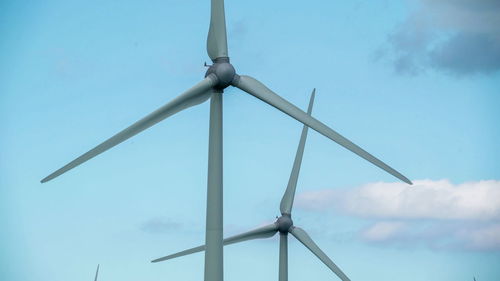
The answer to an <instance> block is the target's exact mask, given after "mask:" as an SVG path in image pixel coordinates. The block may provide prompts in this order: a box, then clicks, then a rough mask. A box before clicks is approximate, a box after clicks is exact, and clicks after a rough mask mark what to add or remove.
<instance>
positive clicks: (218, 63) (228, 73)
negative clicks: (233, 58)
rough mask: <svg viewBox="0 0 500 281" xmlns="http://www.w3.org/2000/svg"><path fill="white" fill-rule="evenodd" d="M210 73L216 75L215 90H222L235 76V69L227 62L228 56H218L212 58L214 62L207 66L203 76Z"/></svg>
mask: <svg viewBox="0 0 500 281" xmlns="http://www.w3.org/2000/svg"><path fill="white" fill-rule="evenodd" d="M210 74H214V75H215V76H216V77H217V84H216V85H215V86H214V88H215V89H217V90H223V89H225V88H227V87H228V86H229V85H231V83H232V82H233V80H234V78H235V76H236V70H235V69H234V67H233V65H232V64H231V63H229V58H227V57H220V58H216V59H215V60H214V64H212V65H211V66H210V67H209V68H208V70H207V73H206V74H205V77H207V76H208V75H210Z"/></svg>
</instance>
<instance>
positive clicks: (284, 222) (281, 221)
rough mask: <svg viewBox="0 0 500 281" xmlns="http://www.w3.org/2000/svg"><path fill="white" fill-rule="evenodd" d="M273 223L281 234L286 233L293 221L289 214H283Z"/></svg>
mask: <svg viewBox="0 0 500 281" xmlns="http://www.w3.org/2000/svg"><path fill="white" fill-rule="evenodd" d="M275 223H276V225H277V227H278V231H279V232H280V233H283V234H286V233H288V232H289V231H290V228H291V227H292V226H293V220H292V217H291V216H290V215H289V214H283V215H282V216H281V217H279V218H278V220H277V221H276V222H275Z"/></svg>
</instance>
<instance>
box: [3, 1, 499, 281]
mask: <svg viewBox="0 0 500 281" xmlns="http://www.w3.org/2000/svg"><path fill="white" fill-rule="evenodd" d="M209 4H210V3H209V1H201V0H163V1H154V0H152V1H95V0H87V1H76V0H75V1H61V0H45V1H37V0H20V1H1V2H0V35H1V39H0V136H1V137H0V229H1V231H0V279H1V280H9V281H18V280H19V281H21V280H22V281H35V280H36V281H49V280H50V281H63V280H64V281H65V280H74V281H84V280H93V277H94V273H95V268H96V266H97V264H100V275H99V280H103V281H104V280H108V281H113V280H116V281H118V280H120V281H137V280H141V281H145V280H185V281H190V280H202V278H203V254H196V255H192V256H186V257H183V258H179V259H176V260H171V261H168V262H164V263H158V264H151V263H150V262H149V261H150V260H151V259H154V258H158V257H161V256H164V255H167V254H170V253H173V252H176V251H180V250H183V249H185V248H189V247H193V246H197V245H199V244H201V243H203V242H204V236H205V234H204V228H205V208H206V202H205V200H206V173H207V172H206V168H207V156H208V152H207V148H208V113H209V110H208V109H209V104H208V103H204V104H202V105H200V106H197V107H194V108H190V109H188V110H186V111H183V112H181V113H179V114H177V115H175V116H173V117H171V118H169V119H167V120H165V121H163V122H161V123H160V124H157V125H155V126H154V127H152V128H150V129H149V130H147V131H145V132H143V133H141V134H139V135H137V136H135V137H134V138H132V139H130V140H128V141H126V142H124V143H122V144H120V145H119V146H117V147H115V148H113V149H111V150H109V151H107V152H106V153H104V154H102V155H100V156H98V157H96V158H95V159H92V160H91V161H89V162H87V163H85V164H83V165H81V166H79V167H78V168H76V169H74V170H72V171H70V172H68V173H67V174H64V175H63V176H61V177H59V178H57V179H55V180H53V181H51V182H49V183H45V184H41V183H40V180H41V179H42V178H43V177H45V176H47V175H48V174H49V173H51V172H52V171H54V170H55V169H57V168H59V167H61V166H62V165H64V164H66V163H67V162H69V161H70V160H72V159H74V158H75V157H77V156H78V155H80V154H81V153H83V152H85V151H87V150H88V149H90V148H92V147H93V146H95V145H97V144H98V143H100V142H101V141H103V140H105V139H106V138H108V137H110V136H111V135H113V134H115V133H116V132H118V131H120V130H121V129H123V128H125V127H126V126H128V125H130V124H131V123H133V122H134V121H136V120H138V119H140V118H141V117H143V116H144V115H146V114H148V113H149V112H151V111H153V110H154V109H156V108H158V107H159V106H161V105H163V104H165V103H166V102H168V101H169V100H171V99H172V98H174V97H175V96H177V95H178V94H180V93H181V92H183V91H184V90H186V89H187V88H189V87H191V86H192V85H194V84H195V83H196V82H198V81H200V80H201V79H202V78H203V75H204V73H205V71H206V69H205V67H204V66H203V64H204V62H209V58H208V56H207V54H206V50H205V46H206V45H205V44H206V35H207V31H208V22H209ZM226 21H227V25H228V45H229V55H230V57H231V62H232V63H233V65H234V66H235V68H236V71H237V72H238V73H239V74H247V75H251V76H253V77H256V78H257V79H259V80H260V81H262V82H264V83H265V84H266V85H267V86H268V87H270V88H271V89H273V90H274V91H275V92H277V93H278V94H280V95H281V96H282V97H284V98H286V99H287V100H289V101H291V102H292V103H294V104H295V105H297V106H299V107H301V108H304V109H305V108H306V106H307V103H308V101H309V95H310V93H311V91H312V89H313V88H316V89H317V92H316V100H315V105H314V110H313V115H314V116H315V117H316V118H318V119H319V120H321V121H322V122H324V123H325V124H327V125H329V126H331V127H332V128H333V129H335V130H336V131H338V132H340V133H341V134H343V135H344V136H346V137H347V138H349V139H350V140H352V141H353V142H355V143H356V144H358V145H360V146H361V147H363V148H364V149H366V150H367V151H369V152H371V153H372V154H374V155H375V156H377V157H379V158H380V159H382V160H383V161H385V162H386V163H388V164H389V165H391V166H392V167H394V168H396V169H397V170H398V171H400V172H402V173H403V174H404V175H405V176H407V177H409V178H410V179H411V180H412V181H414V186H412V187H409V186H407V185H405V184H404V183H401V182H398V181H397V179H395V178H393V177H392V176H390V175H388V174H386V173H384V172H383V171H381V170H380V169H378V168H377V167H375V166H373V165H371V164H370V163H367V162H366V161H364V160H363V159H361V158H359V157H357V156H356V155H354V154H352V153H350V152H348V151H347V150H345V149H343V148H341V147H340V146H339V145H337V144H335V143H333V142H332V141H330V140H328V139H326V138H325V137H323V136H322V135H319V134H318V133H316V132H314V131H312V130H310V131H309V137H308V140H307V143H306V149H305V154H304V159H303V163H302V169H301V174H300V177H299V181H298V187H297V198H296V203H295V208H294V212H293V219H294V223H295V225H297V226H300V227H301V228H303V229H305V230H306V231H307V232H308V233H309V234H310V236H311V237H312V238H313V239H314V241H315V242H316V243H317V244H318V245H319V246H320V247H321V248H322V249H323V250H324V251H325V252H326V253H327V254H328V255H329V256H330V257H331V258H332V260H333V261H334V262H335V263H336V264H337V265H338V266H339V267H340V268H342V269H343V271H344V272H345V273H346V274H347V275H348V276H349V277H350V278H351V279H352V280H353V281H354V280H356V281H363V280H366V281H387V280H408V281H421V280H439V281H458V280H472V279H473V277H474V276H475V277H476V280H477V281H496V280H499V279H500V267H499V266H498V264H500V164H499V162H498V159H499V158H500V149H499V146H498V143H500V127H499V126H498V123H499V121H500V112H499V108H500V95H499V90H500V3H499V2H498V1H496V0H482V1H473V0H439V1H435V0H433V1H431V0H403V1H400V0H384V1H358V0H356V1H319V0H311V1H307V2H303V1H301V2H298V1H262V0H259V1H226ZM301 129H302V125H301V124H299V123H298V122H297V121H295V120H293V119H292V118H290V117H288V116H285V115H284V114H282V113H281V112H279V111H277V110H275V109H274V108H272V107H270V106H268V105H266V104H264V103H262V102H260V101H259V100H257V99H255V98H253V97H251V96H249V95H247V94H245V93H243V92H240V91H239V90H237V89H234V88H233V89H228V90H227V91H226V92H225V94H224V233H225V234H226V235H233V234H237V233H240V232H242V231H246V230H249V229H252V228H254V227H257V226H260V225H263V224H265V223H269V222H272V221H274V219H275V216H277V215H279V203H280V200H281V196H282V195H283V192H284V191H285V188H286V185H287V182H288V177H289V174H290V171H291V167H292V164H293V158H294V155H295V151H296V147H297V145H298V141H299V136H300V132H301ZM289 246H290V248H289V280H290V281H301V280H304V281H306V280H307V281H310V280H338V278H337V277H336V276H335V275H334V274H333V273H332V272H331V271H329V269H328V268H327V267H326V266H324V265H323V264H322V263H321V262H320V261H319V260H317V259H316V258H315V256H313V255H312V254H311V253H310V252H309V251H308V250H307V249H306V248H304V247H303V246H302V245H301V244H300V243H299V242H298V241H297V240H295V239H294V238H293V237H290V239H289ZM278 247H279V243H278V240H277V238H276V237H274V238H271V239H265V240H255V241H251V242H247V243H242V244H236V245H232V246H228V247H227V248H225V251H224V255H225V260H224V268H225V280H236V279H237V280H242V281H245V280H256V279H258V280H276V279H277V278H278V271H277V269H278V249H279V248H278Z"/></svg>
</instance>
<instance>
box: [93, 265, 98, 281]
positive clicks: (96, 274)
mask: <svg viewBox="0 0 500 281" xmlns="http://www.w3.org/2000/svg"><path fill="white" fill-rule="evenodd" d="M98 275H99V265H97V270H96V272H95V278H94V281H97V276H98Z"/></svg>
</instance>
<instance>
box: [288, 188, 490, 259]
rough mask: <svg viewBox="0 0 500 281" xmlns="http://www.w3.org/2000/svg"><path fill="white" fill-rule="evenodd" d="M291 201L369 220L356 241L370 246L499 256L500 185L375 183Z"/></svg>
mask: <svg viewBox="0 0 500 281" xmlns="http://www.w3.org/2000/svg"><path fill="white" fill-rule="evenodd" d="M296 202H297V203H296V205H297V207H299V208H304V209H308V210H312V211H320V212H325V211H329V210H335V211H339V212H342V213H344V214H346V215H351V216H356V217H360V218H363V219H368V221H369V225H368V226H366V227H364V228H362V229H360V230H359V231H360V233H359V234H360V235H359V237H360V238H361V239H362V240H363V241H366V242H369V243H385V244H387V243H393V244H398V245H411V246H413V245H419V244H424V245H427V246H429V247H431V248H437V249H466V250H479V251H491V250H493V251H500V181H495V180H488V181H477V182H466V183H462V184H452V183H451V182H450V181H448V180H438V181H432V180H417V181H414V185H413V186H408V185H406V184H404V183H385V182H378V183H370V184H366V185H363V186H361V187H358V188H354V189H348V190H346V189H344V190H334V189H326V190H317V191H308V192H304V193H301V194H299V195H298V196H297V200H296Z"/></svg>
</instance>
